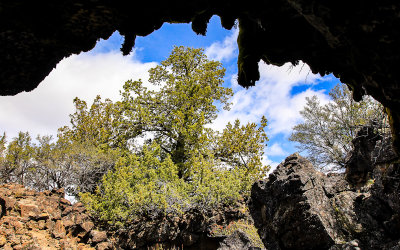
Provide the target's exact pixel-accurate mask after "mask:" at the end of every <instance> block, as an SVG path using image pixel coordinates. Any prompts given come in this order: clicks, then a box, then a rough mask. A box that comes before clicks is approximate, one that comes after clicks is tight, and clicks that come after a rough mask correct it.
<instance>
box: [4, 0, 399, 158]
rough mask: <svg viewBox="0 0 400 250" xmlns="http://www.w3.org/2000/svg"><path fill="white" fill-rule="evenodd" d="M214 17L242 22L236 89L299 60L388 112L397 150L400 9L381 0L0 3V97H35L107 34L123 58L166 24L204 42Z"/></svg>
mask: <svg viewBox="0 0 400 250" xmlns="http://www.w3.org/2000/svg"><path fill="white" fill-rule="evenodd" d="M212 15H218V16H220V17H221V23H222V25H223V27H225V28H228V29H230V28H232V26H233V25H234V22H235V19H239V29H240V32H239V37H238V45H239V57H238V81H239V83H240V84H241V85H243V86H251V85H254V84H255V81H257V80H258V79H259V71H258V61H259V60H263V61H264V62H266V63H269V64H274V65H282V64H284V63H286V62H292V63H298V62H299V60H302V61H303V62H306V63H307V64H308V65H310V67H311V70H312V72H313V73H320V74H321V75H325V74H326V73H331V72H333V73H334V74H335V75H336V76H337V77H340V79H341V81H342V82H344V83H347V84H349V85H351V86H352V89H353V90H354V97H355V99H357V100H359V99H360V98H361V96H362V95H363V94H365V93H367V94H370V95H372V96H373V97H374V98H375V99H377V100H378V101H380V102H382V104H384V105H385V106H386V107H388V108H389V110H388V111H389V114H390V117H391V120H392V124H393V129H394V134H395V135H396V137H395V141H396V147H397V149H398V150H399V149H400V140H399V139H400V138H399V135H400V108H399V107H400V97H399V96H400V71H399V70H398V66H397V65H399V64H400V32H399V30H400V28H399V27H400V18H399V15H400V3H399V2H398V1H397V0H387V1H372V0H365V1H344V0H326V1H304V0H283V1H280V0H270V1H261V0H251V1H240V2H238V3H236V2H235V3H234V2H232V1H228V0H213V1H211V0H207V1H204V0H193V1H177V0H174V1H147V2H141V3H140V5H139V4H138V3H137V2H136V1H101V0H91V1H88V0H79V1H66V0H59V1H41V2H37V1H24V0H2V1H1V3H0V23H1V26H0V44H1V46H0V69H1V71H0V82H1V86H0V95H15V94H17V93H19V92H21V91H31V90H32V89H34V88H35V87H36V86H37V85H38V84H39V83H40V82H41V81H42V80H43V79H44V78H45V77H46V76H47V75H48V74H49V73H50V71H51V70H52V69H53V68H54V67H55V66H56V64H57V63H58V62H59V61H60V60H61V59H63V58H64V57H67V56H70V55H71V54H78V53H80V52H82V51H88V50H90V49H92V48H93V47H94V46H95V44H96V41H97V40H98V39H100V38H108V37H109V36H110V35H111V34H112V33H113V32H114V31H119V32H120V33H121V34H122V35H123V36H125V42H124V44H123V45H122V48H121V50H122V52H123V53H124V54H127V53H129V52H130V50H131V49H132V46H134V43H135V38H136V36H145V35H148V34H150V33H151V32H153V31H154V30H157V29H159V28H160V27H161V26H162V24H163V23H165V22H170V23H174V22H185V23H190V22H191V24H192V28H193V30H194V31H195V32H196V33H198V34H205V33H206V30H207V23H208V21H209V19H210V18H211V16H212Z"/></svg>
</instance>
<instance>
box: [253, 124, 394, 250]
mask: <svg viewBox="0 0 400 250" xmlns="http://www.w3.org/2000/svg"><path fill="white" fill-rule="evenodd" d="M369 134H370V135H366V136H365V137H363V136H360V137H358V138H357V139H356V140H355V141H354V145H358V146H360V145H362V147H365V148H369V149H370V150H372V152H371V151H370V152H365V151H360V149H359V148H357V147H356V148H355V150H354V151H355V153H354V154H353V155H352V157H350V160H349V163H351V166H350V167H351V168H352V170H350V171H347V172H346V173H343V174H339V173H331V174H328V175H325V174H323V173H321V172H318V171H316V170H315V168H314V167H313V166H312V165H311V163H310V162H309V161H308V160H306V159H305V158H303V157H301V156H300V155H298V154H297V153H296V154H293V155H291V156H289V157H287V158H286V160H285V161H284V162H283V163H281V164H280V165H279V166H278V167H277V169H276V170H275V171H274V172H273V173H272V174H271V175H270V176H269V179H268V181H260V182H258V183H255V184H254V185H253V187H252V194H251V203H250V211H251V214H252V216H253V219H254V221H255V226H256V227H257V228H258V232H259V234H260V237H261V239H262V240H263V242H264V244H265V246H266V247H267V249H360V248H361V249H393V248H396V249H398V248H399V247H400V212H399V211H400V194H399V191H400V169H399V167H400V164H399V163H398V162H396V158H395V157H394V155H393V154H392V153H393V151H392V150H391V149H389V148H387V147H385V146H382V141H379V142H378V140H376V136H373V132H371V131H370V132H369ZM371 134H372V135H371ZM366 140H370V141H369V142H368V143H369V146H366V145H365V144H364V143H362V142H365V141H366ZM389 145H390V144H389ZM382 147H383V148H386V149H387V150H389V151H390V152H391V154H384V155H386V156H388V157H389V158H386V160H384V159H383V158H380V160H378V161H375V164H371V162H372V161H371V156H374V155H377V154H376V151H378V150H381V149H382ZM360 152H362V153H360ZM356 157H358V160H356ZM366 162H367V163H368V164H370V165H368V167H366V165H365V163H366ZM371 166H372V167H371ZM360 173H361V174H360ZM366 177H368V180H367V181H365V178H366ZM357 178H359V179H360V180H359V181H358V180H357ZM347 180H349V181H350V182H348V181H347ZM359 184H363V185H361V186H360V185H359Z"/></svg>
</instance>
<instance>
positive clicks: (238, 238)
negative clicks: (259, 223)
mask: <svg viewBox="0 0 400 250" xmlns="http://www.w3.org/2000/svg"><path fill="white" fill-rule="evenodd" d="M230 249H231V250H241V249H255V248H254V247H253V245H252V242H251V240H250V238H249V236H247V235H246V233H244V232H243V231H242V230H236V231H235V232H233V234H231V235H229V236H228V237H227V238H226V239H224V240H223V241H222V242H221V243H220V247H219V248H218V250H230Z"/></svg>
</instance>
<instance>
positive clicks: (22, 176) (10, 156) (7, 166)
mask: <svg viewBox="0 0 400 250" xmlns="http://www.w3.org/2000/svg"><path fill="white" fill-rule="evenodd" d="M5 139H6V138H5V135H4V136H3V137H2V139H1V141H2V142H1V144H2V145H1V146H0V147H2V148H3V151H4V150H5V142H6V141H5ZM31 141H32V139H31V136H30V135H29V133H28V132H25V133H23V132H19V134H18V136H17V137H15V138H14V139H13V140H12V141H11V142H10V143H9V144H8V146H7V150H6V154H5V157H4V158H3V160H2V162H3V165H2V167H1V168H2V169H1V181H2V182H16V183H19V184H22V185H25V184H26V183H27V182H29V177H28V176H29V175H28V174H29V171H30V170H31V168H32V156H33V153H34V151H33V147H32V142H31Z"/></svg>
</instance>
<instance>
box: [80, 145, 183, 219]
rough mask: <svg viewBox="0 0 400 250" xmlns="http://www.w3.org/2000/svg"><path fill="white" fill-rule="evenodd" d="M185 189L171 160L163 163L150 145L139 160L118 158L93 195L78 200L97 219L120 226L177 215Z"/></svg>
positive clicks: (156, 149) (168, 158)
mask: <svg viewBox="0 0 400 250" xmlns="http://www.w3.org/2000/svg"><path fill="white" fill-rule="evenodd" d="M185 185H186V184H185V183H184V182H183V180H182V179H179V178H178V176H177V168H176V166H175V165H174V164H173V162H172V161H171V158H170V157H167V158H165V159H163V158H162V156H161V150H160V147H159V146H158V145H156V144H152V145H151V146H145V147H144V148H143V151H142V153H141V155H140V156H136V155H130V156H129V157H123V158H120V160H119V161H118V162H117V165H116V168H115V171H109V172H108V173H107V174H106V175H105V176H104V177H103V181H102V185H101V186H99V187H98V189H97V190H96V192H95V193H94V194H91V193H82V194H81V200H82V201H83V202H84V203H85V204H86V205H87V207H88V209H89V210H90V211H92V212H94V213H95V214H97V215H98V216H99V217H100V218H101V219H103V220H107V221H109V222H110V223H111V224H116V225H121V224H122V223H124V222H126V221H127V220H129V219H134V218H137V217H138V216H143V215H149V213H154V214H159V213H170V212H173V213H179V212H180V211H181V210H182V206H184V205H185V202H184V200H185V195H186V194H185V191H184V190H185ZM150 215H151V214H150Z"/></svg>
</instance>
